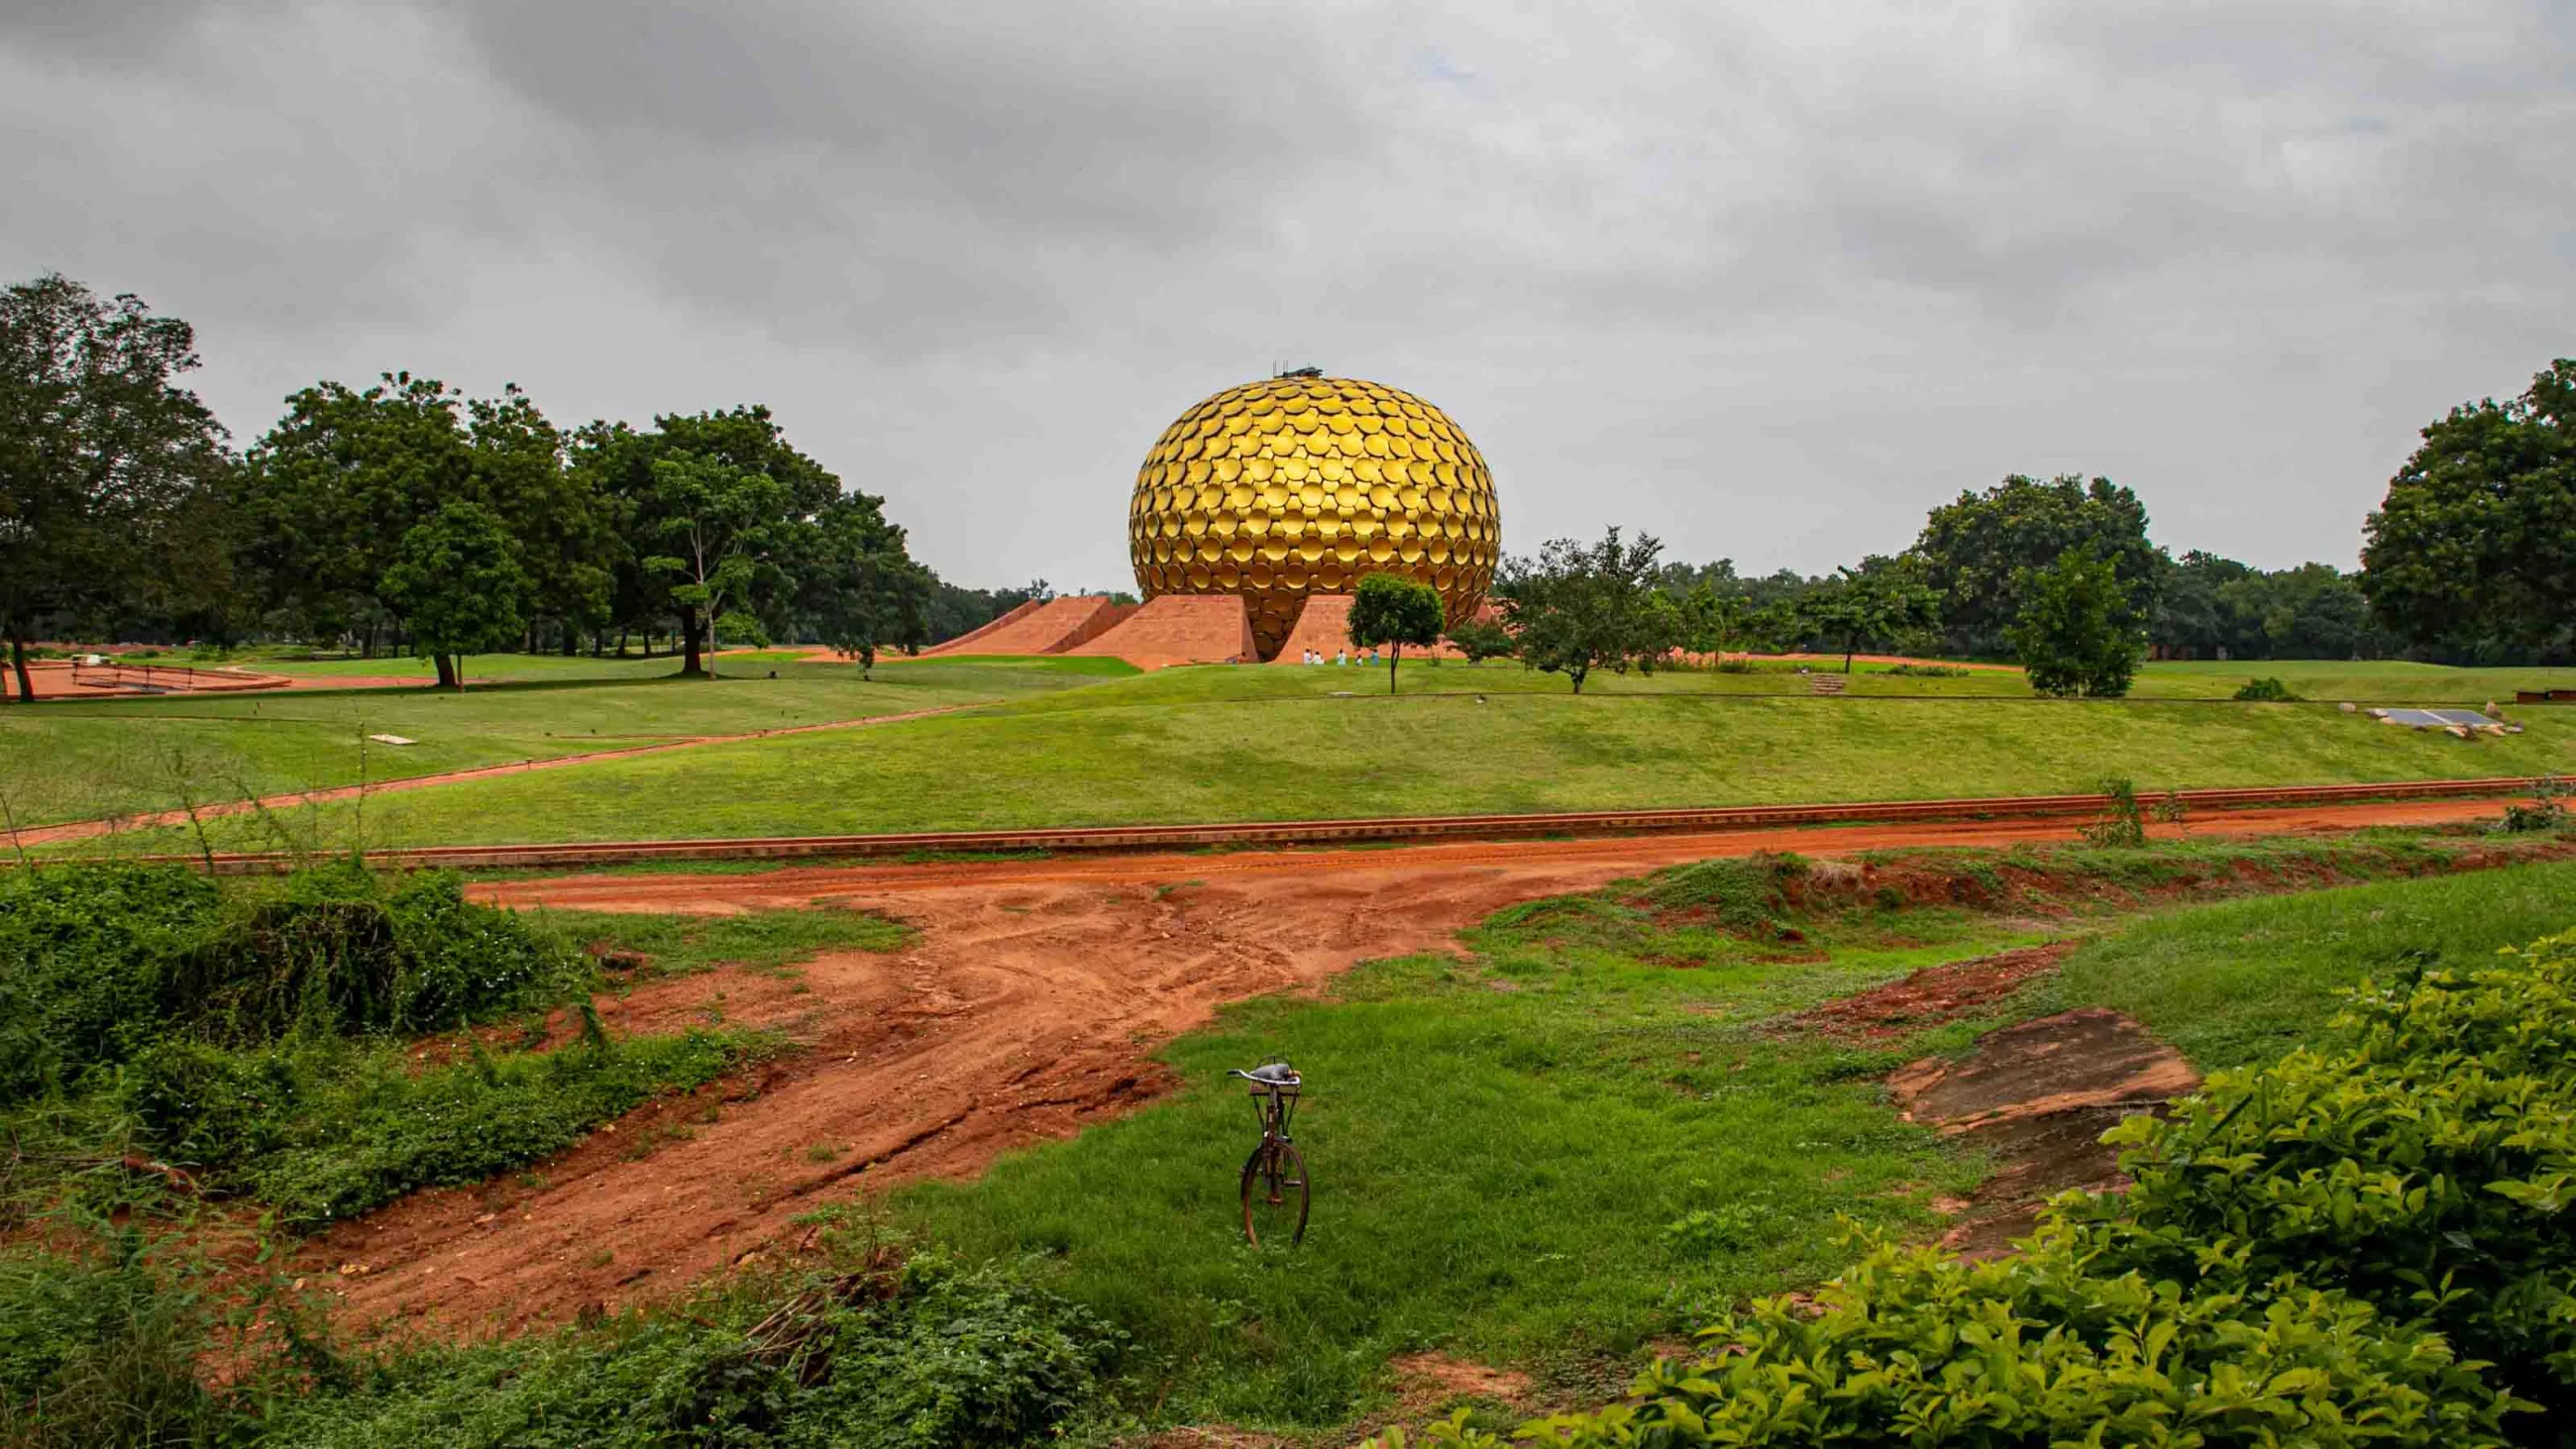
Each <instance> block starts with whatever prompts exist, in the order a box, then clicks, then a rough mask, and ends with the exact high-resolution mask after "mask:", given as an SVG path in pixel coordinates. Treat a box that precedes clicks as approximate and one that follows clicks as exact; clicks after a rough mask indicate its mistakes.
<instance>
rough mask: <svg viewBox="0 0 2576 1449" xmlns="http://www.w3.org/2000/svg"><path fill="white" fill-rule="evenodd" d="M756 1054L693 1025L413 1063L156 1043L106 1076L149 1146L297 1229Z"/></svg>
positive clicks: (569, 1138) (438, 1183)
mask: <svg viewBox="0 0 2576 1449" xmlns="http://www.w3.org/2000/svg"><path fill="white" fill-rule="evenodd" d="M767 1050H768V1045H767V1043H766V1042H765V1041H764V1040H762V1039H760V1038H755V1037H747V1036H741V1035H731V1036H717V1035H713V1034H710V1033H707V1032H695V1031H693V1032H690V1033H688V1034H687V1035H685V1036H677V1037H648V1038H644V1039H642V1040H637V1041H630V1042H621V1043H614V1044H612V1043H609V1042H606V1041H604V1040H603V1041H592V1042H585V1043H582V1044H579V1045H575V1046H572V1047H567V1048H565V1049H563V1050H560V1051H555V1052H549V1053H534V1052H528V1053H510V1054H507V1055H504V1056H497V1057H496V1056H486V1055H481V1054H479V1053H478V1054H477V1055H476V1056H475V1057H474V1058H473V1059H471V1060H468V1061H464V1062H458V1063H455V1064H453V1065H449V1066H444V1067H439V1068H436V1069H433V1070H430V1071H414V1070H412V1069H410V1064H409V1063H407V1062H406V1061H405V1059H404V1058H403V1056H402V1054H401V1053H399V1052H392V1051H385V1050H372V1051H371V1050H367V1049H363V1048H357V1047H351V1046H347V1045H341V1044H332V1043H308V1044H294V1045H289V1046H283V1047H273V1048H268V1049H265V1050H260V1051H246V1052H235V1051H225V1050H222V1049H220V1048H216V1047H211V1046H207V1045H204V1044H202V1043H198V1042H189V1041H168V1042H163V1043H160V1044H158V1045H156V1046H154V1047H152V1048H150V1049H149V1050H147V1051H146V1052H144V1053H143V1054H142V1055H139V1056H138V1057H136V1058H135V1060H134V1061H133V1062H131V1063H129V1064H127V1066H126V1067H125V1069H124V1070H123V1072H122V1073H121V1074H120V1078H119V1083H120V1093H121V1097H122V1101H123V1105H124V1106H125V1107H126V1108H127V1109H128V1110H129V1111H130V1112H131V1113H132V1114H133V1116H134V1117H135V1118H136V1119H137V1120H138V1121H139V1122H141V1124H142V1125H143V1128H144V1131H145V1134H146V1137H147V1139H148V1140H149V1141H150V1142H152V1144H153V1145H154V1146H155V1147H156V1148H158V1150H160V1151H161V1152H162V1153H163V1155H164V1156H166V1157H167V1158H169V1159H170V1160H172V1161H174V1162H178V1163H183V1164H185V1165H187V1166H189V1167H190V1168H194V1169H201V1170H202V1171H203V1173H204V1175H205V1176H206V1177H207V1178H208V1179H209V1180H210V1181H211V1182H213V1183H214V1184H215V1185H217V1186H223V1187H239V1188H243V1189H247V1190H248V1191H250V1192H252V1193H253V1194H255V1195H256V1196H258V1197H259V1198H261V1199H262V1200H264V1201H266V1202H269V1203H272V1204H275V1205H276V1206H277V1208H278V1210H279V1217H280V1219H281V1221H283V1222H285V1223H286V1224H288V1225H289V1226H292V1227H298V1228H309V1227H318V1226H320V1225H323V1224H326V1223H329V1222H333V1221H336V1220H338V1219H341V1218H346V1217H349V1216H351V1215H353V1214H356V1213H362V1212H365V1211H367V1210H368V1209H370V1208H374V1207H378V1206H381V1205H383V1204H385V1203H388V1202H391V1201H393V1200H394V1199H395V1198H398V1197H400V1196H402V1195H403V1194H404V1193H407V1192H410V1191H412V1190H414V1189H416V1188H423V1187H442V1186H451V1185H455V1184H460V1183H470V1182H479V1181H481V1180H483V1179H484V1178H486V1177H489V1176H491V1175H492V1174H494V1173H496V1172H503V1171H507V1170H508V1169H510V1168H513V1167H520V1166H524V1165H525V1164H527V1163H531V1162H536V1161H539V1160H541V1159H543V1158H546V1157H549V1156H552V1155H553V1154H555V1153H557V1152H560V1151H562V1150H563V1149H565V1148H567V1147H570V1146H572V1145H573V1144H574V1143H575V1142H578V1141H580V1140H581V1138H582V1136H583V1135H584V1134H585V1133H587V1132H589V1131H590V1130H591V1129H593V1128H595V1127H597V1126H598V1125H599V1124H600V1123H602V1122H606V1121H611V1120H613V1119H615V1118H617V1117H619V1116H621V1115H623V1114H625V1113H626V1112H629V1111H631V1110H633V1109H634V1108H636V1107H638V1106H640V1105H642V1104H643V1103H644V1102H646V1101H648V1100H650V1099H651V1098H652V1097H654V1096H656V1095H658V1094H660V1093H662V1092H665V1091H674V1090H685V1089H687V1088H690V1087H694V1086H697V1085H698V1084H700V1083H702V1082H707V1081H712V1080H714V1079H715V1078H716V1077H719V1076H721V1075H723V1074H724V1073H726V1072H728V1071H731V1070H733V1069H735V1068H736V1067H739V1066H741V1065H742V1064H743V1063H744V1062H745V1061H747V1060H751V1059H753V1058H755V1057H757V1056H759V1055H761V1054H763V1053H764V1052H765V1051H767Z"/></svg>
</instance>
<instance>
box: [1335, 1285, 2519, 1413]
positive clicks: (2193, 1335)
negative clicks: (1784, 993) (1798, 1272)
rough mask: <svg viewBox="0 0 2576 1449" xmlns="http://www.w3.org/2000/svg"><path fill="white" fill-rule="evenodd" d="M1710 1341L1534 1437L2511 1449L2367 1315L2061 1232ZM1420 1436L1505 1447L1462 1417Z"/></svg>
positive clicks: (1762, 1306)
mask: <svg viewBox="0 0 2576 1449" xmlns="http://www.w3.org/2000/svg"><path fill="white" fill-rule="evenodd" d="M1700 1337H1701V1340H1702V1342H1703V1343H1704V1344H1706V1345H1707V1347H1708V1352H1706V1353H1704V1354H1703V1355H1702V1356H1700V1357H1699V1358H1698V1359H1697V1360H1696V1361H1695V1362H1683V1361H1679V1360H1672V1359H1664V1360H1659V1361H1658V1362H1657V1363H1656V1365H1655V1366H1654V1368H1652V1369H1650V1370H1648V1371H1647V1372H1646V1373H1645V1374H1644V1375H1642V1376H1640V1377H1639V1379H1638V1380H1637V1383H1636V1386H1635V1392H1636V1395H1637V1400H1636V1401H1635V1402H1633V1403H1628V1404H1620V1405H1615V1406H1612V1407H1610V1408H1607V1409H1602V1410H1599V1411H1596V1412H1592V1413H1577V1414H1567V1415H1561V1416H1558V1417H1556V1418H1551V1419H1544V1420H1540V1421H1539V1422H1537V1423H1535V1424H1532V1425H1529V1426H1527V1428H1526V1430H1525V1432H1526V1433H1527V1434H1528V1435H1530V1436H1531V1437H1533V1438H1535V1439H1536V1440H1537V1441H1538V1442H1540V1443H1543V1444H1550V1445H1566V1446H1585V1449H1589V1446H1611V1445H1618V1446H1631V1445H1656V1446H1675V1449H1678V1446H1684V1445H1740V1446H1754V1445H1778V1446H1783V1449H1787V1446H1800V1449H1804V1446H1810V1445H1827V1444H1848V1445H1854V1446H1859V1445H1889V1446H1895V1445H1906V1446H1920V1449H1930V1446H1935V1445H1957V1446H1976V1449H1989V1446H1991V1449H2005V1446H2029V1449H2051V1446H2056V1445H2108V1444H2125V1445H2170V1446H2175V1449H2182V1446H2194V1449H2222V1446H2232V1445H2246V1446H2255V1445H2261V1446H2267V1449H2268V1446H2275V1445H2285V1444H2303V1445H2317V1446H2328V1445H2363V1444H2368V1445H2385V1446H2415V1445H2421V1446H2427V1449H2429V1446H2435V1445H2440V1446H2445V1449H2472V1446H2479V1445H2501V1444H2504V1443H2506V1442H2507V1441H2506V1439H2505V1438H2504V1436H2503V1434H2502V1432H2501V1430H2500V1428H2499V1421H2500V1419H2501V1418H2502V1415H2503V1414H2504V1412H2505V1410H2506V1408H2507V1405H2506V1404H2505V1403H2503V1402H2502V1401H2500V1400H2499V1398H2498V1396H2497V1395H2496V1394H2495V1392H2494V1391H2493V1390H2492V1389H2491V1388H2489V1387H2488V1386H2487V1385H2486V1384H2485V1383H2483V1382H2482V1381H2481V1380H2480V1379H2479V1377H2478V1375H2477V1374H2476V1373H2475V1372H2474V1371H2473V1370H2471V1369H2470V1368H2468V1367H2466V1366H2463V1365H2461V1364H2459V1363H2457V1362H2455V1361H2454V1359H2453V1357H2452V1355H2451V1352H2450V1351H2449V1349H2447V1348H2446V1347H2445V1346H2444V1345H2443V1343H2442V1341H2441V1340H2440V1339H2439V1338H2438V1337H2435V1336H2433V1335H2431V1334H2428V1333H2425V1332H2423V1331H2421V1330H2419V1329H2414V1328H2411V1327H2409V1326H2407V1325H2404V1324H2401V1323H2392V1322H2390V1321H2388V1320H2386V1319H2384V1318H2382V1317H2381V1316H2380V1315H2379V1314H2378V1313H2377V1312H2376V1311H2374V1310H2373V1309H2372V1308H2370V1307H2369V1306H2368V1305H2367V1304H2364V1303H2361V1302H2358V1301H2356V1300H2354V1299H2351V1298H2348V1297H2345V1296H2343V1295H2340V1294H2336V1293H2331V1292H2325V1291H2321V1290H2302V1291H2293V1292H2280V1293H2266V1294H2245V1293H2214V1292H2199V1293H2189V1292H2185V1291H2183V1290H2182V1289H2181V1288H2179V1287H2178V1286H2177V1285H2175V1284H2173V1283H2170V1282H2166V1283H2158V1282H2155V1281H2152V1280H2150V1279H2148V1278H2146V1277H2144V1276H2142V1275H2138V1274H2134V1273H2133V1274H2121V1275H2116V1276H2114V1275H2106V1274H2102V1273H2100V1272H2098V1271H2095V1270H2094V1269H2092V1268H2091V1267H2090V1266H2089V1265H2087V1264H2086V1263H2085V1262H2084V1261H2083V1260H2082V1259H2081V1258H2080V1257H2079V1256H2078V1255H2077V1254H2075V1253H2074V1252H2073V1251H2071V1250H2070V1248H2069V1245H2068V1243H2067V1242H2066V1240H2065V1239H2063V1238H2062V1237H2061V1238H2059V1239H2056V1240H2053V1241H2049V1242H2043V1243H2041V1244H2039V1245H2037V1246H2035V1247H2034V1248H2032V1249H2031V1250H2030V1251H2028V1252H2025V1253H2023V1254H2021V1255H2019V1256H2015V1257H2011V1258H2005V1259H2002V1260H1999V1261H1995V1262H1985V1263H1967V1262H1961V1261H1958V1260H1955V1259H1944V1258H1943V1257H1941V1255H1940V1254H1939V1253H1937V1252H1935V1251H1933V1250H1930V1249H1898V1248H1894V1247H1891V1246H1887V1245H1884V1244H1881V1245H1877V1246H1875V1247H1873V1248H1872V1249H1871V1250H1870V1252H1869V1253H1868V1255H1867V1256H1865V1257H1864V1258H1862V1259H1861V1261H1860V1262H1859V1263H1857V1264H1855V1265H1854V1266H1853V1267H1852V1268H1851V1269H1849V1270H1848V1271H1846V1272H1845V1273H1844V1274H1843V1276H1842V1277H1841V1278H1839V1279H1837V1280H1836V1281H1834V1282H1833V1283H1831V1284H1828V1285H1827V1286H1826V1287H1824V1288H1823V1289H1820V1290H1819V1291H1818V1292H1817V1293H1816V1295H1815V1297H1814V1300H1813V1302H1812V1303H1806V1302H1801V1301H1800V1300H1798V1299H1795V1298H1787V1297H1784V1298H1772V1299H1764V1300H1760V1301H1758V1302H1756V1303H1755V1304H1754V1305H1753V1307H1752V1309H1751V1311H1750V1312H1748V1313H1746V1314H1744V1315H1742V1316H1740V1317H1730V1318H1727V1319H1725V1320H1723V1321H1721V1322H1719V1323H1718V1324H1717V1325H1716V1326H1714V1327H1712V1328H1709V1329H1707V1330H1705V1331H1703V1332H1702V1333H1701V1335H1700ZM1425 1437H1426V1438H1427V1439H1428V1441H1429V1442H1431V1443H1434V1444H1445V1445H1453V1446H1475V1449H1501V1446H1502V1444H1503V1440H1502V1439H1501V1438H1500V1436H1497V1435H1494V1434H1492V1433H1490V1432H1486V1431H1482V1430H1478V1429H1475V1428H1473V1427H1471V1426H1470V1425H1469V1423H1468V1421H1467V1419H1466V1418H1465V1416H1463V1415H1461V1416H1458V1417H1455V1418H1453V1419H1451V1420H1450V1421H1449V1422H1447V1423H1445V1424H1437V1425H1434V1426H1433V1427H1432V1429H1431V1431H1430V1433H1429V1434H1428V1435H1426V1436H1425ZM1379 1442H1380V1443H1381V1444H1383V1445H1387V1446H1389V1449H1402V1446H1403V1444H1404V1436H1403V1435H1401V1434H1400V1433H1399V1434H1393V1435H1389V1436H1387V1438H1386V1439H1384V1440H1381V1441H1379Z"/></svg>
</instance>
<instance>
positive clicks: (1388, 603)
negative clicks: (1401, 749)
mask: <svg viewBox="0 0 2576 1449" xmlns="http://www.w3.org/2000/svg"><path fill="white" fill-rule="evenodd" d="M1443 617H1444V616H1443V613H1442V610H1441V606H1440V591H1439V590H1437V589H1434V588H1433V587H1431V586H1430V585H1429V584H1426V583H1423V582H1422V581H1421V580H1419V579H1410V578H1406V577H1405V576H1404V575H1402V574H1366V575H1363V576H1362V577H1361V579H1360V583H1359V587H1358V588H1357V589H1354V590H1353V591H1352V594H1351V622H1350V635H1351V642H1352V643H1354V644H1357V645H1358V646H1360V647H1361V648H1363V649H1378V648H1383V649H1385V650H1386V692H1387V693H1389V694H1393V693H1395V666H1396V661H1397V660H1399V659H1401V658H1402V657H1403V655H1404V646H1405V645H1407V644H1410V645H1412V646H1413V647H1415V648H1417V649H1428V648H1430V647H1431V646H1432V645H1434V644H1437V643H1439V642H1440V625H1441V622H1442V620H1443Z"/></svg>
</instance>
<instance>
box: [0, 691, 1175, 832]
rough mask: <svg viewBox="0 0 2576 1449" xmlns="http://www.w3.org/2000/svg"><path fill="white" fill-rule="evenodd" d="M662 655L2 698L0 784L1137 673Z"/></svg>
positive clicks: (591, 734)
mask: <svg viewBox="0 0 2576 1449" xmlns="http://www.w3.org/2000/svg"><path fill="white" fill-rule="evenodd" d="M496 657H505V658H507V657H517V656H496ZM532 657H536V658H543V656H532ZM565 662H566V663H574V662H579V661H565ZM639 662H640V661H639ZM651 663H652V668H653V671H654V672H653V674H651V675H649V676H637V677H635V678H631V679H626V680H617V679H582V678H575V677H569V676H567V677H564V678H558V679H551V680H532V681H529V682H524V683H518V684H509V685H497V686H492V687H488V688H469V689H467V690H465V691H463V692H462V693H458V692H453V691H441V690H437V689H432V688H428V687H426V686H424V687H423V688H420V689H416V690H413V689H366V690H355V689H353V690H330V691H305V690H295V691H291V692H279V693H273V694H230V695H204V696H196V697H188V696H163V697H160V698H156V699H130V700H118V701H115V702H112V703H111V702H104V701H102V702H97V703H91V702H88V701H70V702H65V703H60V704H40V705H36V706H33V707H27V708H5V709H0V755H5V758H6V759H7V761H8V764H9V768H8V771H7V774H6V776H5V778H0V789H6V791H7V792H8V794H9V795H11V796H12V797H13V798H12V800H11V808H12V809H14V810H15V811H16V812H17V814H18V816H19V821H20V823H21V824H30V823H43V822H45V821H49V820H72V819H85V818H91V817H95V816H98V815H101V814H104V813H108V812H111V811H141V810H148V809H161V808H170V807H171V806H173V805H175V804H176V803H177V801H176V796H177V795H178V793H179V783H178V778H177V777H178V776H184V777H186V778H188V779H190V780H192V781H193V783H194V785H195V788H196V789H197V791H198V793H199V795H200V796H201V798H202V797H222V798H238V797H239V796H241V795H243V794H246V793H257V794H279V793H284V792H288V791H294V790H306V789H315V788H325V787H330V786H337V785H347V784H353V783H355V782H356V781H357V780H358V778H359V769H360V763H361V761H360V741H361V740H362V739H363V738H364V737H365V736H367V735H370V734H394V735H401V736H404V737H405V738H408V739H411V740H413V741H415V743H414V744H411V745H407V746H401V747H391V746H385V745H372V744H371V745H368V746H367V747H366V754H365V760H364V765H365V770H366V774H367V777H368V778H370V779H391V778H398V777H402V776H409V775H433V774H439V773H442V772H445V771H450V770H462V769H471V768H473V767H475V766H479V765H492V764H502V763H507V762H510V761H515V760H532V759H545V758H548V757H551V756H555V755H565V754H577V753H581V752H584V751H590V750H613V749H622V748H629V747H633V746H637V745H650V744H655V743H658V742H662V741H665V740H669V739H674V738H682V737H687V736H692V735H708V734H741V733H748V732H751V731H755V730H764V729H778V728H785V727H789V726H794V725H804V724H819V723H824V722H827V721H832V720H846V719H861V718H868V717H873V716H877V715H886V714H901V713H906V712H909V711H913V710H920V709H934V708H940V707H943V706H950V705H960V704H974V703H981V702H985V701H991V700H1002V699H1012V698H1019V697H1025V696H1027V695H1029V694H1031V693H1035V692H1041V691H1046V690H1054V689H1064V688H1070V687H1074V686H1079V685H1084V684H1091V683H1095V682H1098V681H1099V680H1101V679H1102V678H1104V677H1109V676H1104V674H1103V673H1102V672H1101V671H1100V669H1099V668H1098V667H1097V666H1098V665H1100V664H1102V663H1107V664H1108V665H1109V667H1110V668H1111V669H1112V670H1116V671H1118V672H1120V673H1126V672H1131V671H1127V670H1125V667H1124V666H1121V665H1118V664H1117V663H1116V662H1115V661H1092V660H1083V661H1070V660H1065V661H1060V660H1013V661H995V662H989V663H981V664H971V665H967V664H933V663H927V662H925V663H921V664H915V665H912V666H910V667H908V668H906V669H904V670H902V671H900V672H899V673H897V672H888V673H885V674H883V675H882V676H881V677H880V678H879V679H877V680H876V681H875V682H873V683H869V682H863V681H861V680H860V679H859V677H858V671H857V670H856V669H854V668H851V667H850V666H848V665H841V664H785V665H779V666H775V667H776V668H777V673H778V677H777V678H776V679H771V678H769V677H767V676H768V673H769V669H770V667H771V666H763V667H762V669H761V671H760V673H759V674H758V675H750V674H749V672H748V671H747V670H746V671H745V676H744V677H729V678H719V679H715V680H693V679H678V678H674V677H671V670H672V668H673V666H672V663H671V661H669V660H667V659H661V660H654V661H651ZM173 752H176V754H177V755H178V757H179V760H180V763H179V765H178V766H177V770H176V774H175V775H174V770H173V765H172V755H173Z"/></svg>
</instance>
